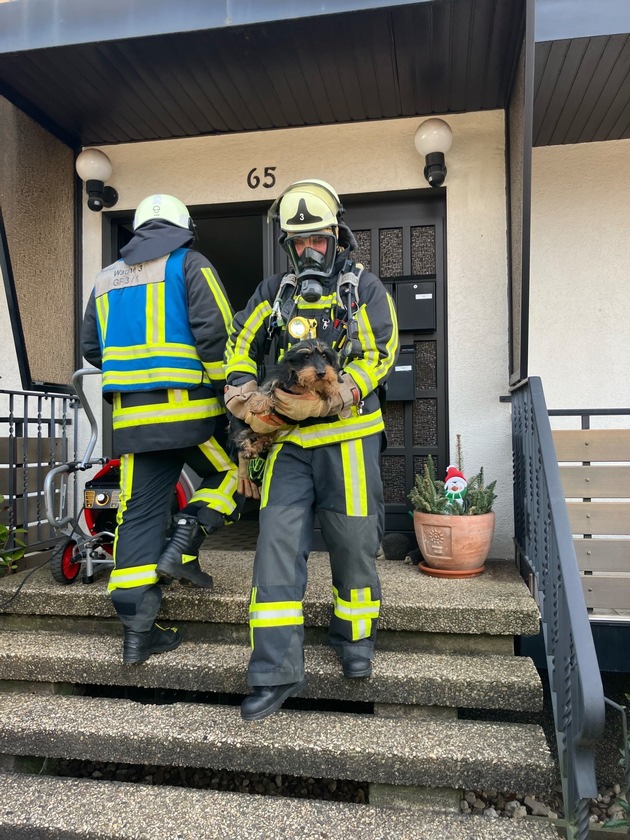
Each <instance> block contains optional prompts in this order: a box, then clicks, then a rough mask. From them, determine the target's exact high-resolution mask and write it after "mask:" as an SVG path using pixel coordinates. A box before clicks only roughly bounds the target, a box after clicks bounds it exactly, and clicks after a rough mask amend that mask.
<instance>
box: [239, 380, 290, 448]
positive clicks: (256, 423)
mask: <svg viewBox="0 0 630 840" xmlns="http://www.w3.org/2000/svg"><path fill="white" fill-rule="evenodd" d="M257 391H258V385H257V384H256V382H255V381H254V380H253V379H252V380H250V381H249V382H246V383H245V384H244V385H226V386H225V389H224V392H223V393H224V398H225V407H226V408H227V410H228V411H229V412H230V414H233V415H234V416H235V417H238V418H239V419H240V420H244V421H245V423H247V425H248V426H250V427H251V429H252V430H253V431H254V432H256V434H257V435H268V434H272V433H273V432H278V431H280V430H281V429H288V428H289V426H288V425H287V424H286V423H285V422H284V421H283V420H281V418H280V417H278V416H277V415H276V414H273V413H266V414H254V413H253V412H252V411H251V408H250V405H249V404H250V402H251V401H252V397H253V396H254V394H256V392H257Z"/></svg>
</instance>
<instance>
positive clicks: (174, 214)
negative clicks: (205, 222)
mask: <svg viewBox="0 0 630 840" xmlns="http://www.w3.org/2000/svg"><path fill="white" fill-rule="evenodd" d="M152 219H161V220H162V221H164V222H170V223H171V224H172V225H177V227H181V228H184V229H185V230H190V231H191V232H193V231H194V227H193V221H192V219H191V218H190V213H189V212H188V208H187V207H186V205H185V204H184V202H183V201H180V200H179V199H178V198H175V196H173V195H165V194H158V195H150V196H148V197H147V198H144V199H143V200H142V201H141V202H140V204H139V205H138V209H137V210H136V214H135V216H134V217H133V229H134V230H138V228H139V227H141V226H142V225H143V224H145V222H150V221H151V220H152Z"/></svg>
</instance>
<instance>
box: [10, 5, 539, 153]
mask: <svg viewBox="0 0 630 840" xmlns="http://www.w3.org/2000/svg"><path fill="white" fill-rule="evenodd" d="M24 2H26V0H21V3H15V4H14V3H6V4H3V3H0V31H2V29H3V25H2V23H3V21H2V15H3V13H5V12H7V11H8V10H11V11H12V13H13V14H14V15H16V14H17V13H18V11H19V9H18V7H19V6H21V5H22V3H24ZM31 2H33V0H31ZM72 2H73V0H57V2H56V3H55V4H54V6H55V8H61V7H63V6H68V7H69V6H70V5H72ZM206 3H207V5H206V9H207V10H210V9H211V8H215V9H216V8H217V6H219V5H221V4H218V3H214V2H213V3H211V2H209V0H206ZM158 4H159V0H158ZM187 5H188V6H189V5H190V3H189V4H186V3H185V2H183V4H182V6H183V7H187ZM228 5H229V4H228ZM233 5H234V7H238V6H242V7H243V8H245V6H248V7H251V5H252V4H251V3H247V4H243V3H240V4H239V2H238V0H235V2H234V3H233ZM256 5H257V4H256ZM265 5H266V6H268V8H269V10H270V14H269V17H270V18H271V17H273V15H272V14H271V12H272V11H274V7H275V6H276V5H278V4H277V3H270V4H265ZM357 5H363V6H370V7H371V8H363V9H361V10H356V8H355V10H354V11H348V12H340V13H336V14H326V15H321V14H316V11H317V10H321V9H322V8H327V9H329V10H330V9H333V10H334V11H337V12H338V11H339V9H342V8H344V7H345V8H348V7H349V6H354V7H356V6H357ZM129 6H135V7H136V15H135V16H132V15H129V16H128V19H129V21H130V23H129V24H128V26H127V29H126V30H125V31H126V33H127V34H126V36H123V35H122V34H121V25H120V23H119V24H118V31H117V32H116V37H115V39H112V40H106V41H97V40H95V34H94V33H95V31H98V30H95V27H97V25H98V22H99V21H98V15H97V13H96V12H93V20H92V22H91V24H92V25H91V28H90V25H89V24H90V21H89V19H88V18H89V13H88V11H86V10H89V9H94V8H95V5H94V4H85V2H84V0H83V5H76V2H75V8H76V13H77V14H83V15H85V17H86V21H85V25H84V26H83V29H81V27H78V26H77V25H76V23H75V25H74V27H71V25H70V22H69V20H67V19H65V18H63V16H61V23H60V21H59V20H53V19H52V17H51V16H49V18H40V19H39V21H37V22H38V23H39V26H36V25H35V14H33V20H32V21H31V25H30V26H29V25H27V21H26V18H24V19H23V20H21V24H22V25H21V28H20V31H19V32H16V39H15V40H14V41H13V42H12V41H11V39H10V38H9V37H7V33H6V29H5V30H4V31H5V35H4V36H2V35H0V94H2V95H4V96H5V97H7V98H8V99H9V100H10V101H12V102H13V103H14V104H16V105H17V106H18V107H20V108H22V110H24V111H25V112H26V113H28V114H30V115H31V116H32V117H34V118H35V119H36V120H37V121H38V122H40V123H42V124H43V125H45V126H46V127H47V128H48V129H49V130H51V131H52V132H54V133H55V134H56V135H57V136H59V137H60V138H61V139H63V140H64V141H65V142H67V143H68V144H69V145H70V146H72V147H78V146H81V145H84V146H89V145H101V144H109V143H126V142H131V141H140V140H157V139H164V138H174V137H193V136H198V135H206V134H216V133H225V132H242V131H260V130H265V129H273V128H286V127H290V126H309V125H321V124H331V123H346V122H355V121H363V120H380V119H387V118H393V117H408V116H416V115H418V116H420V115H427V114H432V113H440V114H443V113H449V112H462V111H477V110H484V109H494V108H503V107H504V106H505V104H506V100H507V96H508V93H509V90H510V86H511V81H512V77H513V72H514V65H515V56H516V53H517V50H518V46H519V43H520V37H521V31H522V16H523V0H467V2H462V1H461V0H447V2H443V0H440V2H426V0H425V2H416V3H404V4H403V3H398V4H395V5H394V4H390V3H363V4H356V3H352V4H349V3H347V2H346V3H345V4H344V3H341V2H337V3H331V4H328V3H326V4H322V3H313V2H309V0H302V3H300V5H299V8H300V9H301V14H302V15H303V17H301V18H297V19H295V18H294V19H291V20H278V19H276V20H271V19H268V20H266V21H264V22H254V23H251V24H247V25H238V26H234V25H229V26H228V25H225V24H221V25H218V23H217V21H216V20H214V21H213V20H212V15H211V14H208V15H206V18H205V20H206V21H207V23H206V26H207V27H208V28H197V29H195V30H191V31H171V32H166V33H162V34H152V35H151V36H148V37H147V36H145V37H136V36H137V33H138V31H142V32H149V31H156V28H155V27H153V28H151V22H147V24H146V26H145V27H144V28H142V27H141V26H140V24H139V21H140V22H141V20H142V18H141V17H140V16H141V15H142V11H143V7H142V3H141V2H140V0H135V3H134V0H127V7H129ZM291 6H292V8H293V9H295V8H296V6H295V4H291ZM375 6H378V7H380V8H374V7H375ZM11 7H13V9H11ZM177 7H178V4H177V3H171V4H170V9H171V11H172V10H174V9H177ZM257 7H258V9H261V8H264V6H263V4H262V3H261V4H260V6H257ZM144 8H146V6H145V7H144ZM164 8H167V7H164ZM66 11H69V10H68V9H66ZM309 14H310V15H312V16H311V17H308V15H309ZM131 21H132V22H133V25H132V23H131ZM5 22H6V19H5ZM46 27H48V30H49V35H48V40H47V41H46V32H42V30H43V29H45V28H46ZM63 27H66V28H67V29H71V28H72V33H71V36H69V37H66V38H65V40H64V38H62V37H60V35H59V33H60V30H62V29H63ZM177 28H178V29H181V27H177ZM29 31H32V32H33V36H32V40H31V41H29V40H28V38H27V37H26V36H27V35H28V33H29ZM81 33H83V34H82V37H81V38H79V37H77V35H80V34H81ZM111 34H114V33H111ZM11 43H13V44H14V46H13V47H11ZM16 43H17V44H18V47H17V49H16V47H15V44H16ZM42 43H48V44H53V45H54V46H47V47H41V44H42ZM35 47H37V48H35Z"/></svg>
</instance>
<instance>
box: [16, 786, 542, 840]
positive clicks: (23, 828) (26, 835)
mask: <svg viewBox="0 0 630 840" xmlns="http://www.w3.org/2000/svg"><path fill="white" fill-rule="evenodd" d="M0 837H7V838H9V837H10V838H11V839H12V840H145V838H148V837H158V838H175V837H176V838H177V840H199V839H200V838H203V840H235V838H238V840H277V838H279V837H282V838H284V839H285V840H322V838H323V837H334V838H335V840H356V838H357V837H364V838H369V840H392V838H398V839H399V840H446V838H448V840H470V839H471V838H472V837H474V838H475V840H557V838H558V833H557V832H556V830H555V829H554V828H553V826H552V825H551V824H550V823H549V822H547V821H546V820H545V821H542V820H534V819H526V820H518V821H516V820H508V819H489V818H487V817H472V816H466V817H465V816H462V817H458V816H453V815H448V814H417V813H410V812H408V811H405V810H394V809H391V810H390V809H387V808H373V807H371V806H369V805H351V804H343V803H337V802H320V801H310V800H300V799H289V798H278V797H269V796H267V797H265V796H254V795H248V794H238V793H220V792H218V791H213V790H191V789H189V788H172V787H170V788H147V786H146V785H133V784H124V783H120V782H101V781H90V780H86V779H57V778H52V777H45V776H23V775H19V774H8V773H0Z"/></svg>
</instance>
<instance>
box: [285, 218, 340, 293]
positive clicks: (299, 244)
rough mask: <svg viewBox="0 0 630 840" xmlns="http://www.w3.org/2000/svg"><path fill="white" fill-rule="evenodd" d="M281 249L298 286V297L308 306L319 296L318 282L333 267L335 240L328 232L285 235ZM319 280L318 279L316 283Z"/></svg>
mask: <svg viewBox="0 0 630 840" xmlns="http://www.w3.org/2000/svg"><path fill="white" fill-rule="evenodd" d="M283 247H284V249H285V251H286V252H287V254H288V255H289V259H290V260H291V264H292V266H293V270H294V271H295V277H296V280H297V281H298V283H299V284H300V294H301V296H302V297H303V298H304V300H305V301H307V302H308V303H315V302H317V301H318V300H319V299H320V297H321V296H322V294H323V289H322V283H321V280H325V279H328V278H329V277H330V276H331V274H332V273H333V270H334V267H335V258H336V256H337V237H336V236H335V234H334V233H332V232H331V231H315V232H313V233H297V234H292V235H288V236H287V237H286V239H285V240H284V242H283ZM320 278H321V279H320Z"/></svg>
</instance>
